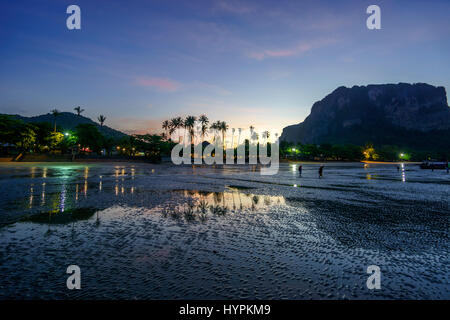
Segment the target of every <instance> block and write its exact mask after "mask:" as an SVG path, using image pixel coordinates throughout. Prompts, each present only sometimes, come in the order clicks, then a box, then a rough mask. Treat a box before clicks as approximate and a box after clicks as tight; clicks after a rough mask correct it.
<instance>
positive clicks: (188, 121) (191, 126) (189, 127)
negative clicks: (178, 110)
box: [184, 116, 197, 144]
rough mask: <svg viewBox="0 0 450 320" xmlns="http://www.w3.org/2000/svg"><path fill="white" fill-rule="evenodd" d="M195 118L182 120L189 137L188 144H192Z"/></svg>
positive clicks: (188, 117) (190, 117) (189, 117)
mask: <svg viewBox="0 0 450 320" xmlns="http://www.w3.org/2000/svg"><path fill="white" fill-rule="evenodd" d="M195 121H197V118H196V117H194V116H187V117H186V119H185V120H184V128H185V129H186V130H188V132H189V137H190V144H192V143H194V126H195Z"/></svg>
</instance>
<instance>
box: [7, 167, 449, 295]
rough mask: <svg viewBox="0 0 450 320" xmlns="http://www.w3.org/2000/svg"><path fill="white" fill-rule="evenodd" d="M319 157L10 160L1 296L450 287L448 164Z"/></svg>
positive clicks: (430, 290) (432, 290) (395, 291)
mask: <svg viewBox="0 0 450 320" xmlns="http://www.w3.org/2000/svg"><path fill="white" fill-rule="evenodd" d="M319 165H320V163H316V164H314V163H305V164H303V172H302V176H301V177H300V176H299V174H298V164H295V163H282V164H280V171H279V173H278V174H276V175H273V176H262V175H260V172H259V168H258V167H254V166H248V165H244V166H240V165H224V166H194V167H193V166H174V165H171V164H159V165H155V164H144V163H134V164H132V163H87V164H84V163H23V164H17V163H1V164H0V180H1V184H0V191H1V192H0V195H1V196H0V203H1V206H0V207H1V213H0V224H1V227H0V272H1V274H2V282H1V284H0V299H36V298H37V299H121V298H122V299H181V298H183V299H449V298H450V295H449V292H450V291H449V283H450V279H449V274H450V272H449V271H450V261H449V258H448V257H449V253H450V250H449V249H450V248H449V227H450V219H449V218H450V206H449V204H450V199H449V197H448V195H449V194H450V175H448V174H446V173H445V171H444V170H435V171H433V172H431V171H430V170H421V169H420V168H419V166H418V165H416V164H403V165H401V167H400V169H399V170H397V164H373V163H372V164H364V163H325V168H324V176H323V178H321V179H319V178H318V168H319ZM72 264H75V265H78V266H80V268H81V279H82V280H81V287H82V289H81V290H67V287H66V279H67V276H68V275H67V274H66V268H67V266H69V265H72ZM369 265H377V266H379V267H380V269H381V272H382V279H381V289H379V290H369V289H368V288H367V286H366V280H367V277H368V274H367V267H368V266H369Z"/></svg>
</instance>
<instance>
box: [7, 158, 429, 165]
mask: <svg viewBox="0 0 450 320" xmlns="http://www.w3.org/2000/svg"><path fill="white" fill-rule="evenodd" d="M12 159H13V158H0V165H1V164H64V165H70V164H96V163H113V164H120V163H123V164H133V163H136V164H149V165H172V162H170V161H162V162H160V163H152V162H148V161H146V160H145V159H142V160H138V159H132V160H126V159H76V160H75V161H67V160H63V159H61V160H59V159H55V160H52V161H12ZM280 163H292V164H320V163H324V164H333V163H361V164H363V163H364V164H390V165H399V164H402V163H403V164H410V165H411V164H412V165H420V164H421V162H408V161H401V162H400V161H396V162H387V161H366V160H363V161H333V160H324V161H301V160H286V159H281V160H280ZM192 165H196V164H192ZM203 165H204V164H203ZM223 165H227V164H226V163H224V164H223ZM231 165H233V164H231ZM246 165H250V164H248V163H246Z"/></svg>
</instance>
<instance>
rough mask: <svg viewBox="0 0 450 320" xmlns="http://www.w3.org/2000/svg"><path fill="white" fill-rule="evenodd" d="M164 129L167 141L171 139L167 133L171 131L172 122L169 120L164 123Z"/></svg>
mask: <svg viewBox="0 0 450 320" xmlns="http://www.w3.org/2000/svg"><path fill="white" fill-rule="evenodd" d="M162 128H163V130H164V135H165V137H166V139H169V137H168V136H167V131H168V130H169V129H170V122H169V120H164V121H163V123H162Z"/></svg>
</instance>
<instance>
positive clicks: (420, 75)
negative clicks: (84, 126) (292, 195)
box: [0, 0, 450, 133]
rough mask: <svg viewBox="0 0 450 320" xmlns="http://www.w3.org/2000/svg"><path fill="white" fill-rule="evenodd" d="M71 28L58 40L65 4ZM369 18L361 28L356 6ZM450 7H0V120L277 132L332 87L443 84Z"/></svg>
mask: <svg viewBox="0 0 450 320" xmlns="http://www.w3.org/2000/svg"><path fill="white" fill-rule="evenodd" d="M71 4H76V5H78V6H80V8H81V30H68V29H67V27H66V19H67V17H68V16H69V15H68V14H67V13H66V8H67V6H68V5H71ZM371 4H377V5H379V6H380V8H381V27H382V29H381V30H368V29H367V28H366V19H367V17H368V16H369V15H368V14H367V13H366V8H367V7H368V6H369V5H371ZM449 13H450V1H448V0H442V1H372V0H371V1H364V0H363V1H361V0H356V1H319V0H314V1H293V0H291V1H283V0H281V1H280V0H278V1H264V0H263V1H262V0H257V1H234V0H233V1H225V0H218V1H215V0H210V1H195V0H194V1H179V0H178V1H162V0H160V1H117V0H108V1H106V0H104V1H94V0H90V1H81V0H71V1H61V0H53V1H16V0H3V1H2V2H1V4H0V16H1V17H0V43H1V47H0V48H1V49H0V112H1V113H10V114H21V115H25V116H32V115H38V114H43V113H48V112H49V111H50V110H51V109H54V108H57V109H59V110H61V111H70V112H73V108H74V107H75V106H78V105H79V106H82V107H83V108H84V109H86V111H85V113H84V114H83V115H85V116H88V117H91V118H93V119H96V118H97V116H98V115H99V114H104V115H105V116H106V117H107V121H106V124H107V125H109V126H111V127H113V128H116V129H120V130H123V131H126V132H146V131H151V132H155V131H161V129H160V126H161V121H162V120H164V119H167V118H172V117H175V116H185V115H190V114H192V115H197V116H198V115H200V114H202V113H205V114H207V115H208V116H209V118H210V119H211V120H213V121H215V120H224V121H226V122H228V123H229V125H230V128H232V127H234V128H238V127H243V128H248V127H249V126H250V125H254V126H255V127H256V129H257V130H258V131H263V130H269V131H270V132H272V133H275V132H278V133H281V130H282V128H283V127H284V126H286V125H290V124H295V123H299V122H301V121H303V119H304V118H305V117H306V116H307V115H308V114H309V112H310V109H311V106H312V104H313V103H314V102H315V101H317V100H320V99H322V98H323V97H324V96H325V95H326V94H328V93H330V92H331V91H333V90H334V89H336V88H337V87H339V86H342V85H344V86H353V85H367V84H379V83H398V82H408V83H415V82H427V83H429V84H432V85H439V86H444V87H445V88H446V90H447V93H448V91H449V88H450V17H449Z"/></svg>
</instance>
